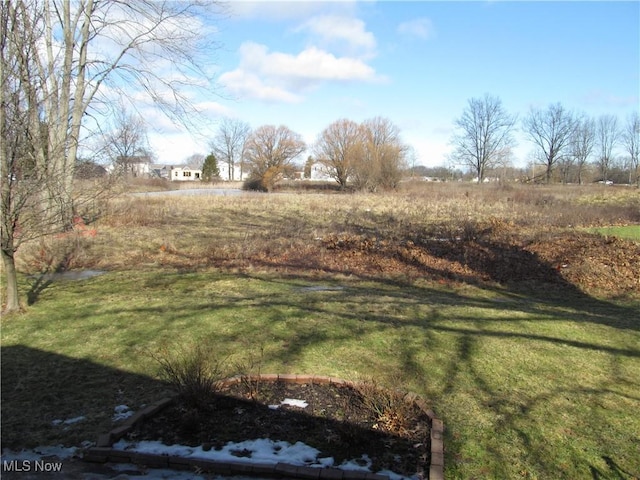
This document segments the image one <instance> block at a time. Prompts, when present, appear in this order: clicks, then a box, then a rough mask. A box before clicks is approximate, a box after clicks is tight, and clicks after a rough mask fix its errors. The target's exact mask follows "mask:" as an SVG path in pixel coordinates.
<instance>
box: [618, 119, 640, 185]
mask: <svg viewBox="0 0 640 480" xmlns="http://www.w3.org/2000/svg"><path fill="white" fill-rule="evenodd" d="M622 145H623V146H624V149H625V150H626V152H627V154H628V155H629V162H630V169H631V172H630V175H635V182H636V184H637V185H638V188H640V172H639V171H638V169H640V160H639V159H640V115H639V114H638V112H633V113H632V114H631V115H630V116H629V117H628V119H627V123H626V125H625V127H624V131H623V132H622ZM629 183H633V179H631V178H630V179H629Z"/></svg>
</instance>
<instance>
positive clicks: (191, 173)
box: [170, 165, 202, 182]
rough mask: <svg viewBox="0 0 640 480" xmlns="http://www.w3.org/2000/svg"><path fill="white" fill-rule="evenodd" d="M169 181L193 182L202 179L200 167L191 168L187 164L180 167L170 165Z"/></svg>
mask: <svg viewBox="0 0 640 480" xmlns="http://www.w3.org/2000/svg"><path fill="white" fill-rule="evenodd" d="M170 175H171V177H170V178H171V181H172V182H193V181H196V180H198V181H199V180H202V169H201V168H192V167H189V166H188V165H184V166H181V167H171V173H170Z"/></svg>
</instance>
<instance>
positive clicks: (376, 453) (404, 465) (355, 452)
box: [129, 382, 430, 476]
mask: <svg viewBox="0 0 640 480" xmlns="http://www.w3.org/2000/svg"><path fill="white" fill-rule="evenodd" d="M251 394H252V395H253V397H254V398H253V399H252V398H248V397H250V396H251ZM287 399H289V400H296V401H288V400H287ZM297 400H301V401H304V403H305V404H306V406H304V407H302V406H300V404H299V402H297ZM380 400H382V401H380ZM388 400H389V398H388V397H384V398H382V399H381V398H379V397H376V395H375V393H373V392H371V391H366V392H364V393H363V391H361V390H356V389H354V388H352V387H350V386H342V385H336V384H315V383H313V384H311V383H309V384H292V383H285V382H261V383H260V384H255V385H253V387H252V388H250V389H248V388H247V386H246V385H243V384H236V385H231V386H228V387H226V388H225V389H224V390H223V391H222V392H220V394H218V395H215V396H214V397H212V398H211V400H210V401H208V403H207V404H206V405H204V406H201V407H200V408H194V407H191V406H189V405H187V404H185V403H184V402H178V403H176V404H174V405H172V406H170V407H168V408H166V409H164V410H163V411H162V412H160V413H159V414H157V415H156V416H154V417H152V418H151V419H148V420H145V422H143V423H142V424H141V425H139V426H138V427H137V428H136V429H135V430H134V431H132V432H131V433H130V434H129V438H130V439H131V440H161V441H162V442H163V443H165V444H167V445H173V444H180V445H188V446H203V448H204V449H220V448H222V447H223V446H225V445H226V444H227V443H228V442H234V443H237V442H242V441H245V440H247V439H258V438H269V439H272V440H274V441H286V442H289V443H291V444H295V443H296V442H299V441H303V442H304V443H305V444H306V445H308V446H311V447H314V448H316V449H318V450H319V451H320V452H321V455H319V457H333V459H334V465H340V464H341V463H343V462H344V461H349V460H354V459H361V458H362V456H363V455H366V456H368V457H369V459H370V461H371V470H372V471H374V472H375V471H380V470H391V471H394V472H396V473H400V474H403V475H407V476H409V475H414V474H416V472H420V471H423V469H424V468H428V465H429V459H430V453H429V452H430V440H429V438H430V419H429V418H428V416H427V415H426V414H425V413H424V412H423V411H422V410H421V409H419V408H418V407H417V406H415V405H412V404H410V403H406V402H404V401H401V403H402V405H400V404H399V403H396V404H394V405H393V407H392V408H385V406H384V405H385V402H388ZM372 401H373V402H376V403H375V405H377V407H374V408H372V406H371V402H372ZM235 454H237V456H238V457H239V458H240V457H243V456H246V455H248V454H249V452H245V451H238V452H236V453H235ZM235 454H234V455H235Z"/></svg>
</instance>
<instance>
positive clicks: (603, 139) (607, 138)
mask: <svg viewBox="0 0 640 480" xmlns="http://www.w3.org/2000/svg"><path fill="white" fill-rule="evenodd" d="M596 137H597V142H598V149H599V155H598V160H597V164H598V168H599V169H600V174H601V175H602V181H603V182H606V181H607V180H608V178H607V176H608V174H609V168H610V167H611V162H612V161H613V150H614V148H615V147H616V145H617V144H618V142H619V140H620V130H619V128H618V118H617V117H616V116H614V115H601V116H600V117H598V122H597V124H596Z"/></svg>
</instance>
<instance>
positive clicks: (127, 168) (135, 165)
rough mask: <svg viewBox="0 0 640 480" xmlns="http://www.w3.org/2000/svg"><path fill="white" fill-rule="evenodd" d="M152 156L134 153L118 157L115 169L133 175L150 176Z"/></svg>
mask: <svg viewBox="0 0 640 480" xmlns="http://www.w3.org/2000/svg"><path fill="white" fill-rule="evenodd" d="M150 165H151V157H149V155H132V156H119V157H116V161H115V169H116V170H119V171H121V172H123V173H124V174H125V175H131V176H132V177H148V176H149V173H150Z"/></svg>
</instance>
